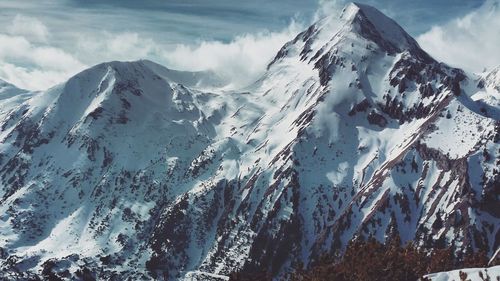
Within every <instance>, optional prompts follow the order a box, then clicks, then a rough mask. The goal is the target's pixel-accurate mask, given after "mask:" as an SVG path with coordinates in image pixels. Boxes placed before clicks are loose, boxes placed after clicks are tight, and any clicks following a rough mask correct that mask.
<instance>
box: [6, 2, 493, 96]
mask: <svg viewBox="0 0 500 281" xmlns="http://www.w3.org/2000/svg"><path fill="white" fill-rule="evenodd" d="M359 2H365V3H368V4H371V5H373V6H375V7H377V8H378V9H380V10H382V11H383V12H384V13H386V14H387V15H389V16H390V17H392V18H394V19H395V20H396V21H398V22H399V23H400V24H401V25H402V26H403V27H404V28H405V29H406V30H407V31H408V32H409V33H410V34H411V35H412V36H414V37H415V38H416V39H417V40H418V41H419V43H420V44H421V46H422V47H423V48H424V49H425V50H427V51H428V52H429V53H430V54H431V55H433V56H434V57H436V58H437V59H439V60H442V61H444V62H447V63H449V64H451V65H453V66H457V67H462V68H464V69H466V70H468V71H475V72H479V71H482V70H483V69H484V68H485V67H486V68H491V67H494V66H497V65H500V52H499V48H498V46H500V7H499V6H500V0H419V1H401V0H365V1H359ZM345 3H346V1H343V0H329V1H328V0H273V1H270V0H253V1H237V0H210V1H207V0H144V1H136V0H108V1H106V0H45V1H39V0H23V1H18V0H0V78H1V79H4V80H7V81H9V82H11V83H14V84H16V85H18V86H20V87H23V88H27V89H32V90H41V89H46V88H48V87H51V86H53V85H55V84H57V83H60V82H63V81H64V80H66V79H67V78H68V77H70V76H71V75H73V74H75V73H77V72H78V71H81V70H82V69H85V68H86V67H89V66H92V65H94V64H97V63H99V62H103V61H110V60H136V59H142V58H146V59H151V60H153V61H156V62H158V63H161V64H163V65H165V66H167V67H170V68H176V69H182V70H203V69H212V70H215V71H217V72H218V73H219V74H221V75H225V76H227V77H228V78H230V79H232V80H233V81H235V83H240V84H244V83H248V82H250V80H251V79H255V77H257V76H258V75H259V74H260V73H261V71H262V70H263V69H264V66H265V65H266V64H267V63H268V61H269V60H270V59H271V58H272V57H273V56H274V55H275V53H276V52H277V50H278V49H279V48H280V47H281V46H282V45H283V44H284V43H285V42H286V41H288V40H290V39H292V38H293V37H294V36H295V35H296V33H298V32H300V31H301V30H303V29H304V28H306V27H307V26H308V25H309V24H311V23H312V22H313V21H314V19H317V18H318V17H322V16H325V15H329V14H334V13H336V12H337V11H338V10H339V9H341V8H342V7H343V5H345Z"/></svg>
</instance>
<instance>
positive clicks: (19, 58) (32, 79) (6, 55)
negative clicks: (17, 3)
mask: <svg viewBox="0 0 500 281" xmlns="http://www.w3.org/2000/svg"><path fill="white" fill-rule="evenodd" d="M0 42H2V44H0V77H1V78H2V79H5V80H7V81H9V82H11V83H13V84H15V85H17V86H18V87H22V88H26V89H30V90H40V89H46V88H49V87H51V86H53V85H55V84H57V83H60V82H63V81H64V80H65V79H66V78H68V77H69V76H71V75H73V74H75V73H77V72H78V71H80V70H82V69H83V68H85V65H84V64H82V63H81V62H80V61H79V60H77V59H76V58H74V57H73V56H72V55H71V54H69V53H67V52H65V51H63V50H61V49H58V48H54V47H50V46H46V45H41V44H36V43H32V42H30V41H28V39H27V38H25V37H22V36H12V35H7V34H0Z"/></svg>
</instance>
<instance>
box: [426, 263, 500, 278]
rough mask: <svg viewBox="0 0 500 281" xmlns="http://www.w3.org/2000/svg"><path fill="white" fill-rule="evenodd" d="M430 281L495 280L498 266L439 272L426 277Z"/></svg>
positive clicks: (499, 267)
mask: <svg viewBox="0 0 500 281" xmlns="http://www.w3.org/2000/svg"><path fill="white" fill-rule="evenodd" d="M425 277H427V278H429V279H430V280H431V281H452V280H470V281H482V280H497V279H498V278H500V266H494V267H490V268H465V269H460V270H453V271H448V272H439V273H433V274H429V275H426V276H425Z"/></svg>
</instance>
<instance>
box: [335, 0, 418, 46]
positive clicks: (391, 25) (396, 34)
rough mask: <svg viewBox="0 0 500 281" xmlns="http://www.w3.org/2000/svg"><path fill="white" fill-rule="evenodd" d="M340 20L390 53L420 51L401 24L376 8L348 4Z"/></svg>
mask: <svg viewBox="0 0 500 281" xmlns="http://www.w3.org/2000/svg"><path fill="white" fill-rule="evenodd" d="M340 18H341V19H342V20H344V21H346V22H347V23H348V24H350V26H351V27H352V28H353V29H352V31H354V32H356V33H358V34H360V35H361V36H363V37H365V38H366V39H368V40H371V41H373V42H375V43H377V44H379V45H380V46H381V47H383V48H384V49H386V50H387V51H388V52H390V53H394V52H401V51H403V50H416V49H420V47H419V46H418V43H417V42H416V41H415V39H413V38H412V37H411V36H410V35H409V34H408V33H407V32H406V31H405V30H404V29H403V28H402V27H401V26H400V25H399V24H397V23H396V22H395V21H394V20H393V19H391V18H389V17H388V16H386V15H385V14H383V13H382V12H381V11H379V10H377V9H376V8H374V7H372V6H369V5H365V4H360V3H355V2H353V3H350V4H347V5H346V6H345V7H344V9H343V10H342V14H341V16H340Z"/></svg>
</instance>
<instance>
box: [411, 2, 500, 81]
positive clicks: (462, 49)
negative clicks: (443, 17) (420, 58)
mask: <svg viewBox="0 0 500 281" xmlns="http://www.w3.org/2000/svg"><path fill="white" fill-rule="evenodd" d="M499 31H500V0H494V1H487V2H486V3H485V4H483V5H482V6H481V7H480V8H479V9H477V10H475V11H473V12H471V13H469V14H467V15H465V16H463V17H461V18H457V19H455V20H452V21H450V22H448V23H446V24H444V25H441V26H434V27H432V28H431V29H430V30H429V31H428V32H426V33H424V34H422V35H420V36H418V38H417V41H418V42H419V44H420V46H422V48H423V49H424V50H426V51H427V52H429V53H430V54H431V55H432V56H434V57H435V58H436V59H438V60H440V61H443V62H446V63H448V64H450V65H452V66H455V67H460V68H463V69H465V70H467V71H472V72H480V71H482V70H483V69H484V68H492V67H495V66H498V65H500V51H499V47H498V46H500V33H499Z"/></svg>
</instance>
